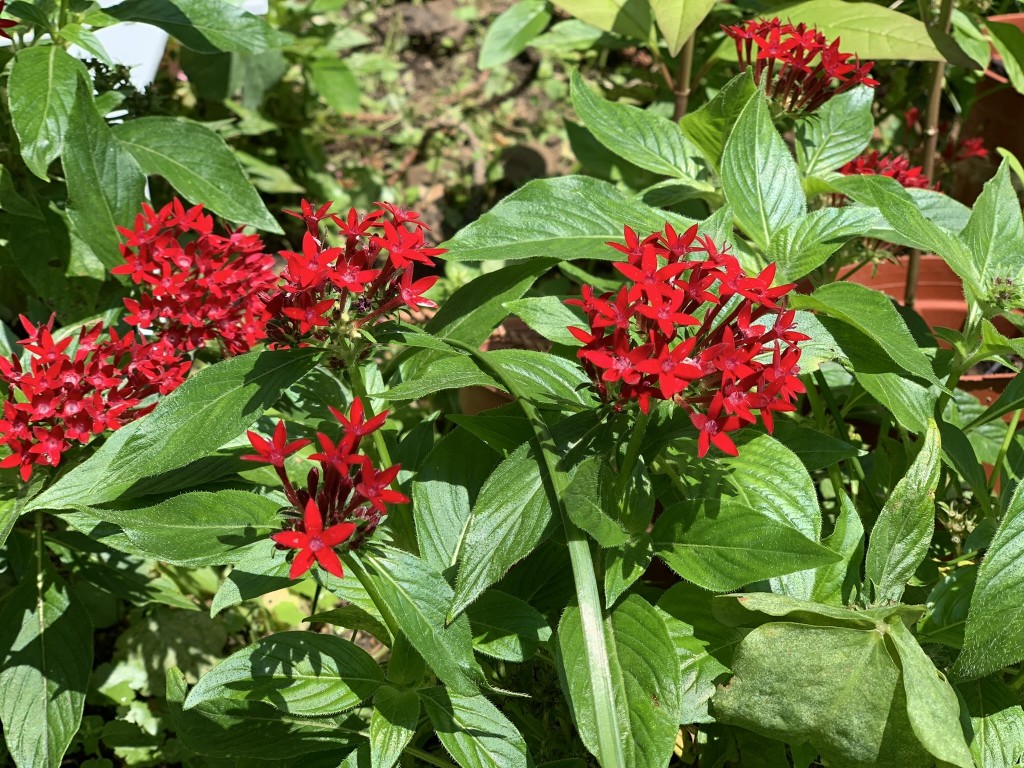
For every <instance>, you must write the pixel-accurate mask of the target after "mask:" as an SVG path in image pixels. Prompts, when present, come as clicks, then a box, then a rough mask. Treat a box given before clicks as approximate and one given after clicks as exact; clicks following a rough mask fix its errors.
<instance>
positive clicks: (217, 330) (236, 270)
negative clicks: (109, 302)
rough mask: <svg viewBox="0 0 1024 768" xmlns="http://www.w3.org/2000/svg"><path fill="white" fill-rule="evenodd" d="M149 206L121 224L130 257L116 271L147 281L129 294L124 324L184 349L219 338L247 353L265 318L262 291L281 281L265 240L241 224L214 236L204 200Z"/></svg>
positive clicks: (233, 351) (235, 351)
mask: <svg viewBox="0 0 1024 768" xmlns="http://www.w3.org/2000/svg"><path fill="white" fill-rule="evenodd" d="M142 208H143V213H141V214H139V215H138V216H137V217H136V218H135V226H134V227H133V228H132V229H126V228H124V227H118V230H119V231H120V232H121V234H123V235H124V236H125V237H126V238H127V243H126V244H123V245H122V246H121V255H122V256H123V257H124V260H125V263H124V264H122V265H120V266H118V267H114V269H113V270H112V271H113V273H114V274H115V275H131V278H132V281H133V282H134V283H135V284H136V285H139V286H141V287H142V291H141V294H140V295H139V297H138V299H125V300H124V305H125V307H126V308H127V309H128V313H129V314H128V315H127V316H126V317H125V322H127V323H128V324H129V325H133V326H136V327H138V328H139V329H140V331H144V332H146V331H150V332H152V333H153V334H154V335H157V336H159V337H160V338H162V339H166V340H167V341H169V342H170V343H171V344H173V345H174V347H176V348H179V349H188V350H191V349H196V348H198V347H202V346H204V345H205V344H207V343H208V342H210V341H213V340H218V341H219V342H220V344H221V346H222V349H223V351H224V353H225V354H226V355H239V354H242V353H244V352H248V351H249V349H250V348H251V347H252V346H253V345H254V344H255V343H257V342H258V341H261V340H262V339H263V337H264V326H265V324H266V319H265V318H264V312H263V303H262V302H261V301H260V300H259V298H258V297H257V292H258V291H262V290H266V289H268V288H270V287H271V286H273V285H274V284H276V282H277V276H276V275H275V274H274V271H273V266H274V258H273V257H272V256H268V255H267V254H265V253H264V252H263V241H262V240H261V239H260V238H259V236H258V235H244V234H242V232H241V230H239V231H236V232H231V233H230V234H228V236H227V237H221V236H220V235H215V234H213V218H212V217H211V216H209V215H205V214H204V213H203V206H201V205H197V206H195V207H194V208H189V209H186V208H185V207H184V206H183V205H182V203H181V201H180V200H177V199H175V200H173V201H172V202H170V203H168V204H167V205H165V206H164V207H163V208H161V209H160V210H159V211H154V210H153V209H152V208H151V207H149V206H148V205H146V204H145V203H144V204H143V206H142Z"/></svg>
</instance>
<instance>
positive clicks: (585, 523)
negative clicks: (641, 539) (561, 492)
mask: <svg viewBox="0 0 1024 768" xmlns="http://www.w3.org/2000/svg"><path fill="white" fill-rule="evenodd" d="M616 477H617V476H616V475H615V473H614V472H613V471H612V468H611V466H610V465H609V464H608V462H607V460H606V459H604V458H602V457H600V456H590V457H588V458H587V459H585V460H584V461H583V462H581V463H580V465H579V466H578V467H577V468H576V474H575V476H574V477H573V479H572V481H571V482H570V483H569V485H568V487H567V488H566V489H565V496H564V498H563V501H564V503H565V511H566V512H567V513H568V515H569V519H570V520H572V522H573V523H574V524H575V525H576V526H578V527H579V528H580V530H582V531H583V532H584V533H586V534H587V535H588V536H590V537H591V538H592V539H594V541H596V542H597V543H598V544H600V545H601V546H602V547H617V546H621V545H622V544H625V543H626V542H627V541H628V540H629V532H628V531H627V530H625V528H623V526H622V523H621V522H620V521H619V520H618V507H619V504H620V501H621V500H620V499H618V498H615V495H614V492H615V481H616Z"/></svg>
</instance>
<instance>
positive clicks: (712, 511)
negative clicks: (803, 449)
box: [651, 497, 841, 592]
mask: <svg viewBox="0 0 1024 768" xmlns="http://www.w3.org/2000/svg"><path fill="white" fill-rule="evenodd" d="M651 536H652V538H653V539H654V549H655V552H656V554H657V555H658V556H659V557H660V558H661V559H662V560H664V561H665V562H666V563H667V564H668V565H669V567H671V568H672V570H674V571H675V572H676V573H678V574H679V575H680V576H682V577H683V578H686V579H689V580H690V581H692V582H693V583H694V584H697V585H699V586H701V587H704V588H705V589H710V590H712V591H716V592H728V591H730V590H733V589H737V588H739V587H742V586H743V585H745V584H750V583H752V582H755V581H761V580H762V579H768V578H771V577H773V576H783V575H785V574H788V573H794V572H796V571H802V570H806V569H808V568H816V567H818V566H821V565H828V564H829V563H834V562H838V561H839V560H840V559H841V557H840V556H839V555H837V554H835V553H834V552H832V551H831V550H829V549H826V548H825V547H823V546H821V545H820V544H818V543H817V542H815V541H812V540H811V539H809V538H807V537H806V536H805V535H804V534H802V533H800V532H799V531H798V530H797V529H795V528H794V527H793V526H792V525H790V524H788V523H783V522H779V521H778V520H777V519H776V518H775V516H774V515H773V516H768V515H766V514H765V513H764V512H761V511H759V510H756V509H751V508H750V507H748V506H746V505H744V504H741V503H739V502H735V501H731V500H730V499H729V498H728V497H726V498H723V499H722V500H721V501H719V500H717V499H692V500H690V501H688V502H684V503H682V504H677V505H674V506H672V507H669V508H668V509H667V510H665V512H664V513H663V514H662V516H661V517H660V518H659V519H658V521H657V522H656V523H655V524H654V531H653V533H652V534H651Z"/></svg>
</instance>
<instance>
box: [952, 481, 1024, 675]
mask: <svg viewBox="0 0 1024 768" xmlns="http://www.w3.org/2000/svg"><path fill="white" fill-rule="evenodd" d="M1022 550H1024V483H1021V484H1019V485H1018V486H1017V489H1016V491H1015V492H1014V494H1013V497H1012V498H1011V500H1010V503H1009V504H1008V505H1007V507H1006V512H1005V513H1004V515H1003V519H1002V521H1001V522H1000V523H999V528H998V529H997V530H996V534H995V536H994V537H993V538H992V543H991V544H989V547H988V552H987V553H986V554H985V559H984V560H982V561H981V568H980V569H979V571H978V582H977V585H976V586H975V588H974V596H973V597H972V598H971V610H970V613H969V614H968V616H967V627H966V630H965V633H964V650H963V653H962V654H961V655H960V656H959V657H958V658H957V660H956V664H955V666H954V667H953V674H954V675H955V676H958V677H963V678H971V679H973V678H976V677H982V676H983V675H987V674H989V673H991V672H995V671H997V670H999V669H1002V668H1003V667H1005V666H1007V665H1009V664H1015V663H1017V662H1018V661H1020V660H1021V659H1024V626H1021V624H1020V622H1017V621H1008V620H1007V619H1008V617H1012V616H1015V615H1016V612H1017V610H1019V606H1020V600H1019V595H1020V590H1021V589H1022V588H1024V551H1022Z"/></svg>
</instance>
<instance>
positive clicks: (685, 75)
mask: <svg viewBox="0 0 1024 768" xmlns="http://www.w3.org/2000/svg"><path fill="white" fill-rule="evenodd" d="M696 38H697V35H696V34H693V35H690V39H689V40H687V41H686V45H684V46H683V52H682V55H681V56H680V60H679V77H678V79H677V80H676V88H675V91H676V107H675V110H674V111H673V113H672V119H673V120H676V121H678V120H679V119H680V118H681V117H682V116H683V115H685V114H686V108H687V106H689V103H690V82H691V80H690V78H691V76H692V74H693V48H694V40H696Z"/></svg>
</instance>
